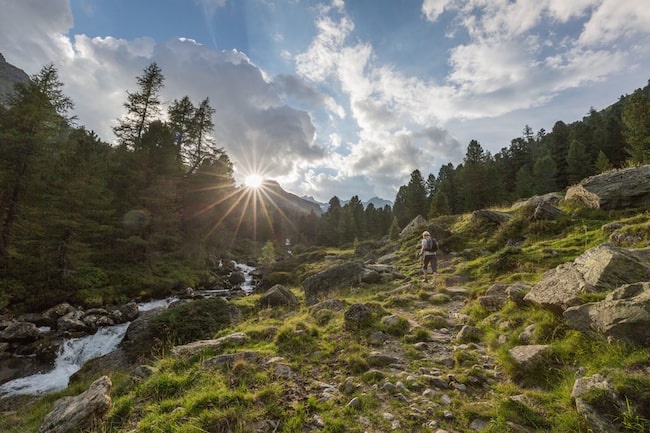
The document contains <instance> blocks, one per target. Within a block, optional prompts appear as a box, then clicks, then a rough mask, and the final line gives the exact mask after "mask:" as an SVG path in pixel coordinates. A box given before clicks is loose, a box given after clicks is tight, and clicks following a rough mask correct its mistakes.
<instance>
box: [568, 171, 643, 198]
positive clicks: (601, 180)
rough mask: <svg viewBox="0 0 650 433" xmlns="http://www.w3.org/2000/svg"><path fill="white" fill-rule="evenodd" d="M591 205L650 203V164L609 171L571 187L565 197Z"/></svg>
mask: <svg viewBox="0 0 650 433" xmlns="http://www.w3.org/2000/svg"><path fill="white" fill-rule="evenodd" d="M564 199H565V200H567V201H569V200H573V201H578V202H580V203H583V204H584V205H586V206H588V207H591V208H594V209H598V208H600V209H625V208H629V207H642V206H648V205H650V165H643V166H641V167H630V168H625V169H622V170H616V171H609V172H607V173H602V174H599V175H596V176H592V177H589V178H587V179H584V180H583V181H581V182H580V183H579V184H578V185H575V186H572V187H570V188H569V189H568V190H567V192H566V195H565V197H564Z"/></svg>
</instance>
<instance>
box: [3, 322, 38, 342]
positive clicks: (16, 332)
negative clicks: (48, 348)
mask: <svg viewBox="0 0 650 433" xmlns="http://www.w3.org/2000/svg"><path fill="white" fill-rule="evenodd" d="M40 336H41V331H39V329H38V328H37V327H36V325H34V324H33V323H30V322H13V323H11V324H10V325H9V326H7V327H6V328H5V329H4V330H3V331H2V332H1V333H0V340H2V341H11V342H26V341H36V340H38V339H39V337H40Z"/></svg>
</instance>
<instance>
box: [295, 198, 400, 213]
mask: <svg viewBox="0 0 650 433" xmlns="http://www.w3.org/2000/svg"><path fill="white" fill-rule="evenodd" d="M302 198H303V200H307V201H310V202H312V203H316V204H317V205H318V206H320V209H321V212H322V213H325V212H327V209H329V207H330V204H329V203H323V202H320V201H318V200H316V199H315V198H314V197H311V196H303V197H302ZM349 202H350V200H342V201H341V206H345V205H346V204H348V203H349ZM361 203H362V204H363V208H364V209H365V208H367V207H368V205H369V204H370V203H372V205H373V206H374V207H375V209H383V208H384V206H386V205H388V206H390V207H393V202H392V201H390V200H384V199H383V198H379V197H373V198H371V199H370V200H368V201H362V202H361Z"/></svg>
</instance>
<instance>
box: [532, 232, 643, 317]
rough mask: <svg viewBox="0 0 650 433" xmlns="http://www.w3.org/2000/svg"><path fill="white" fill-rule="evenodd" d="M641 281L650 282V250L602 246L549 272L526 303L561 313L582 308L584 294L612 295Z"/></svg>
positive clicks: (534, 287) (533, 289)
mask: <svg viewBox="0 0 650 433" xmlns="http://www.w3.org/2000/svg"><path fill="white" fill-rule="evenodd" d="M640 281H650V248H642V249H626V248H618V247H613V246H609V245H601V246H598V247H596V248H592V249H590V250H588V251H586V252H585V253H583V254H582V255H581V256H579V257H577V258H576V259H575V260H574V261H573V262H569V263H563V264H561V265H560V266H558V267H556V268H555V269H552V270H550V271H548V272H546V273H545V274H544V275H543V276H542V279H541V280H540V281H539V282H538V283H537V284H536V285H534V286H533V287H532V288H531V290H530V291H529V292H528V293H527V294H526V296H525V297H524V300H525V301H527V302H530V303H532V304H534V305H537V306H540V307H543V308H546V309H548V310H551V311H553V312H555V313H557V314H562V312H564V311H565V310H566V309H567V308H570V307H576V306H579V305H582V304H583V303H584V302H583V301H582V296H583V295H584V294H588V293H603V292H609V291H611V290H613V289H615V288H617V287H619V286H621V285H624V284H631V283H636V282H640Z"/></svg>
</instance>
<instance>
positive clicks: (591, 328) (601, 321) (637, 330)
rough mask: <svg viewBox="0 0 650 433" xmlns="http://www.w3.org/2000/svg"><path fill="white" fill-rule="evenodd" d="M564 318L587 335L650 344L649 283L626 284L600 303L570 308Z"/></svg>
mask: <svg viewBox="0 0 650 433" xmlns="http://www.w3.org/2000/svg"><path fill="white" fill-rule="evenodd" d="M563 316H564V319H565V320H566V321H567V325H569V326H570V327H571V328H573V329H577V330H579V331H581V332H584V333H585V334H589V335H594V334H595V333H601V334H603V335H605V336H606V337H609V338H614V339H616V340H621V341H625V342H629V343H634V344H639V345H642V346H647V345H650V283H649V282H641V283H634V284H626V285H624V286H621V287H619V288H618V289H616V290H614V291H613V292H612V293H610V294H608V295H607V297H606V298H605V299H604V300H603V301H600V302H592V303H588V304H584V305H580V306H578V307H571V308H568V309H567V310H566V311H565V312H564V314H563Z"/></svg>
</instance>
